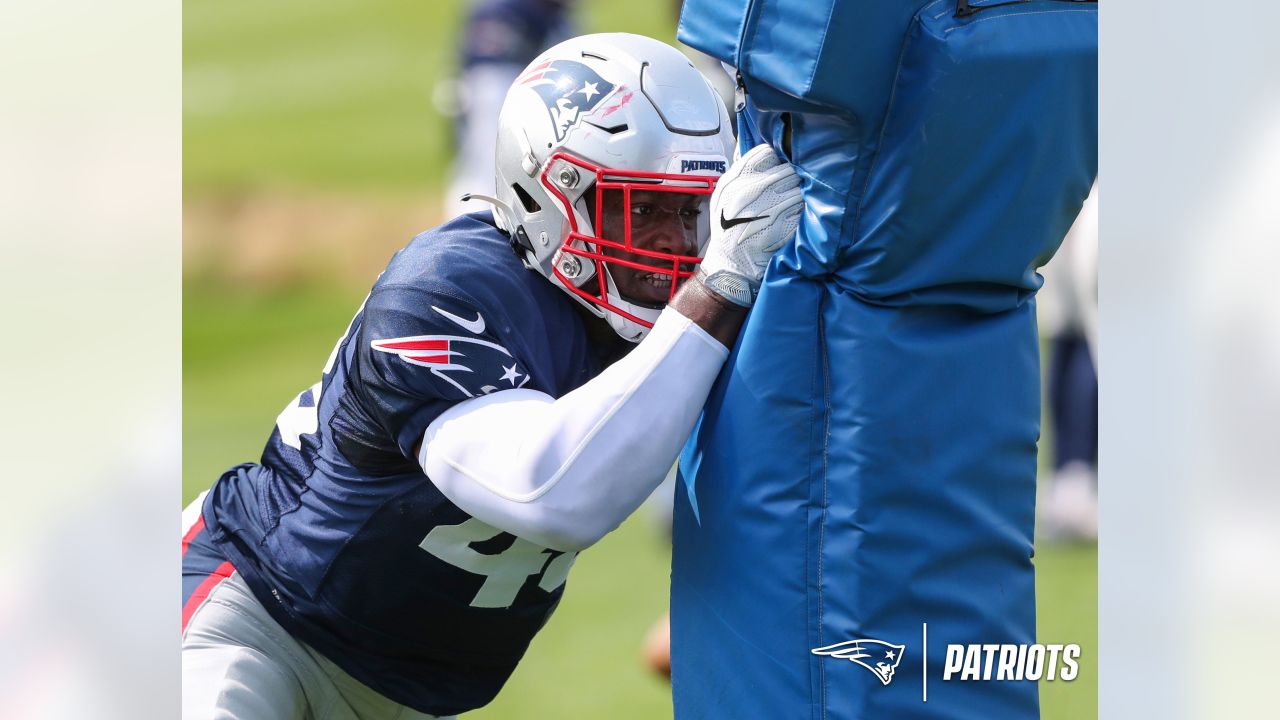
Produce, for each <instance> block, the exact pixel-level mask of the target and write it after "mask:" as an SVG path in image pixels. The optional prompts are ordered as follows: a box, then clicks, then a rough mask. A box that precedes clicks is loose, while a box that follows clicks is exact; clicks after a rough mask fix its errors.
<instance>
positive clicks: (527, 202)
mask: <svg viewBox="0 0 1280 720" xmlns="http://www.w3.org/2000/svg"><path fill="white" fill-rule="evenodd" d="M511 189H512V190H514V191H515V193H516V197H518V198H520V204H521V205H523V206H524V211H525V212H527V213H536V212H538V211H539V210H541V209H542V206H541V205H539V204H538V201H537V200H534V199H533V196H532V195H530V194H529V191H528V190H525V189H524V188H522V187H520V183H512V185H511Z"/></svg>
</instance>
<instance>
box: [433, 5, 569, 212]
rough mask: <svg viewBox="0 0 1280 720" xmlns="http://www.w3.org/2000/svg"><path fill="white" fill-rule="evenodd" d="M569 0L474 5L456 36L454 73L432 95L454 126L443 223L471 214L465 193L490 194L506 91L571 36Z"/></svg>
mask: <svg viewBox="0 0 1280 720" xmlns="http://www.w3.org/2000/svg"><path fill="white" fill-rule="evenodd" d="M573 5H574V3H573V0H475V1H474V2H473V3H472V6H471V8H470V11H469V12H468V14H467V19H466V24H465V25H464V26H463V28H462V31H461V37H462V44H461V48H460V50H461V52H460V54H459V66H458V73H457V75H456V76H455V77H453V78H450V79H448V80H446V81H444V82H442V83H441V84H440V85H439V86H438V87H437V89H436V96H435V100H436V102H435V104H436V107H437V109H438V110H440V111H441V112H442V113H443V114H445V115H448V116H451V118H452V120H453V139H454V144H455V146H456V148H457V154H456V155H455V156H454V158H453V165H452V168H451V170H450V179H449V185H448V188H447V189H446V191H445V197H444V214H445V217H453V216H454V215H458V214H461V213H463V212H472V211H474V210H476V206H475V205H474V204H472V205H466V204H465V203H464V202H463V201H462V199H461V198H462V196H463V195H465V194H466V193H483V194H485V195H492V194H493V165H494V150H493V148H494V145H493V139H494V138H495V137H497V135H498V112H499V111H500V110H501V109H502V101H503V99H505V98H506V96H507V88H509V87H511V83H512V82H514V81H515V79H516V77H517V76H519V74H520V71H521V70H523V69H524V68H525V66H526V65H528V64H529V62H530V61H531V60H533V59H534V58H535V57H537V56H538V54H539V53H541V52H542V51H543V50H546V49H547V48H549V47H551V46H552V45H555V44H556V43H559V42H561V41H563V40H566V39H568V38H569V37H571V36H573V35H574V34H576V33H575V23H574V22H573V19H572V9H573Z"/></svg>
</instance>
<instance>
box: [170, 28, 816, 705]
mask: <svg viewBox="0 0 1280 720" xmlns="http://www.w3.org/2000/svg"><path fill="white" fill-rule="evenodd" d="M732 145H733V135H732V132H731V129H730V126H729V118H728V115H727V114H726V112H725V110H724V106H723V104H722V103H721V101H720V99H719V98H718V97H717V96H716V94H715V92H714V91H713V90H712V89H711V88H710V87H709V85H708V84H707V82H706V81H705V80H704V79H703V78H702V76H701V75H699V74H698V72H697V71H696V70H695V69H694V68H693V67H692V65H690V63H689V61H688V60H686V59H685V58H684V56H682V55H681V54H680V53H679V52H677V51H676V50H675V49H674V48H671V47H669V46H667V45H665V44H663V43H660V42H657V41H655V40H651V39H648V38H643V37H638V36H634V35H625V34H613V35H594V36H586V37H581V38H576V39H573V40H569V41H566V42H564V43H562V44H560V45H558V46H556V47H554V48H552V49H551V50H549V51H547V52H546V53H544V54H543V55H542V56H540V57H539V58H537V59H536V60H534V62H533V63H532V64H531V65H530V66H529V67H528V68H527V69H526V71H525V72H524V73H523V74H521V76H520V77H519V78H517V80H516V82H515V83H514V84H513V85H512V87H511V89H510V91H509V93H508V95H507V99H506V102H505V104H504V106H503V109H502V113H501V117H500V120H499V134H498V138H497V158H498V160H497V172H496V183H495V185H496V187H497V192H496V195H497V197H492V198H485V199H486V200H487V201H488V202H489V203H491V204H492V206H493V211H492V212H491V213H490V212H487V211H486V212H477V213H473V214H470V215H463V216H461V217H458V218H456V219H454V220H452V221H450V222H448V223H446V224H444V225H442V226H440V227H437V228H435V229H432V230H429V231H427V232H425V233H422V234H421V235H419V236H418V237H416V238H414V239H413V240H412V241H411V242H410V243H409V245H408V246H406V247H405V248H404V249H402V250H400V251H399V252H398V253H397V254H396V255H395V257H394V258H393V259H392V260H391V262H390V264H389V265H388V266H387V268H386V270H385V271H384V272H383V273H382V275H381V276H380V277H379V278H378V280H377V282H376V283H375V284H374V286H373V289H372V291H371V292H370V294H369V296H368V298H367V299H366V300H365V302H364V304H363V305H362V306H361V308H360V309H359V310H358V311H357V313H356V315H355V318H354V319H353V320H352V321H351V324H350V326H349V327H348V328H347V331H346V332H345V333H344V334H343V336H342V337H341V339H340V340H339V341H338V343H337V346H336V347H335V348H334V349H333V352H332V353H331V355H330V356H329V358H328V361H327V362H325V363H324V369H323V373H322V375H321V378H320V381H319V382H317V383H316V384H315V385H313V386H311V387H310V388H307V389H306V390H304V391H303V392H302V393H301V394H300V395H298V397H297V398H296V399H295V400H294V401H293V402H292V403H290V404H289V406H288V407H286V408H285V410H284V411H283V412H282V413H281V414H280V416H279V419H278V421H277V425H276V427H275V429H274V431H273V432H272V434H271V437H270V438H269V439H268V441H267V445H266V448H265V450H264V451H263V454H262V457H261V460H260V462H258V463H247V464H243V465H239V466H236V467H234V468H232V469H230V470H228V471H227V472H226V473H224V474H223V475H222V476H221V477H220V478H219V479H218V481H217V482H216V483H215V484H214V485H213V487H212V488H211V489H210V490H209V491H208V492H207V493H206V494H205V495H204V496H203V497H202V498H200V499H198V500H197V501H196V502H195V503H193V505H192V507H190V508H188V511H187V513H185V515H186V516H187V522H188V526H187V529H186V531H185V534H184V538H183V581H184V607H183V613H182V615H183V651H182V657H183V674H184V679H183V714H184V717H186V718H189V719H190V718H213V717H219V718H222V717H234V718H240V719H241V720H257V719H258V718H311V717H315V718H382V717H387V718H390V717H395V718H409V717H441V716H452V715H455V714H457V713H461V712H465V711H468V710H471V709H474V708H478V707H480V706H482V705H484V704H486V703H488V702H489V701H490V700H491V699H492V698H493V697H494V696H495V695H496V694H497V692H498V691H499V689H501V687H502V685H503V683H504V682H505V681H506V680H507V678H508V677H509V676H510V674H511V672H512V671H513V669H514V668H515V666H516V664H517V663H518V662H519V660H520V658H521V656H522V655H523V654H524V652H525V649H526V648H527V647H528V645H529V642H530V640H531V639H532V637H533V636H534V634H535V633H537V631H538V630H539V629H540V628H541V627H542V626H543V624H545V623H546V621H547V619H548V617H549V616H550V614H551V612H552V611H553V610H554V609H555V607H556V604H557V603H558V602H559V600H560V596H561V594H562V593H563V591H564V585H565V580H566V577H567V575H568V572H569V569H570V567H571V566H572V564H573V561H574V558H575V557H576V555H577V553H578V552H580V551H582V550H583V549H585V548H587V547H590V546H591V545H592V544H593V543H595V542H596V541H597V540H599V539H600V538H601V537H602V536H603V535H604V534H606V533H608V532H609V531H610V530H612V529H614V528H615V527H617V526H618V525H619V524H620V523H621V522H622V521H623V519H625V518H626V517H627V516H628V515H629V514H630V513H631V512H632V511H633V510H635V509H636V507H637V506H639V505H640V503H641V502H642V501H643V500H644V499H645V497H646V496H647V495H649V493H650V492H651V491H652V489H653V488H654V487H655V486H656V485H657V484H658V483H659V482H660V481H661V480H662V479H663V477H664V475H665V474H666V472H667V470H668V469H669V468H670V467H671V464H672V463H673V461H674V459H675V457H676V455H677V453H678V451H679V450H680V448H681V446H682V445H683V443H684V441H685V439H686V438H687V436H688V435H689V432H690V430H691V429H692V426H693V424H694V422H695V420H696V418H697V416H698V414H699V412H700V410H701V408H702V405H703V403H704V401H705V399H706V396H707V393H708V391H709V389H710V387H711V384H712V382H713V380H714V378H715V377H716V375H717V373H718V372H719V370H720V368H721V365H722V363H723V362H724V360H725V358H726V357H727V356H728V352H729V348H730V347H731V346H732V345H733V343H734V341H735V338H736V337H737V334H738V331H739V328H740V327H741V325H742V323H743V320H744V318H745V316H746V313H747V309H748V307H749V306H750V305H751V303H752V301H753V300H754V297H755V293H756V290H757V289H758V287H759V283H760V280H761V278H762V276H763V273H764V269H765V266H766V265H767V264H768V262H769V259H770V257H771V255H772V254H773V252H774V251H775V250H777V249H778V248H779V247H781V246H782V245H783V243H784V242H786V241H787V240H788V239H789V238H790V237H792V235H793V234H794V232H795V229H796V227H797V224H798V220H799V214H800V211H801V206H802V200H801V195H800V189H799V179H798V178H797V177H796V175H795V173H794V172H793V171H792V169H791V168H790V166H789V165H788V164H787V163H784V162H782V161H780V160H779V159H778V158H777V157H776V156H775V155H774V154H773V152H772V150H771V149H770V148H769V147H768V146H764V145H762V146H759V147H757V148H754V149H752V150H751V151H750V152H748V153H746V154H745V155H743V156H742V158H741V159H740V160H738V161H736V162H734V163H733V164H732V166H728V162H727V161H728V159H729V157H730V156H731V155H732V154H733V153H732V152H731V149H732Z"/></svg>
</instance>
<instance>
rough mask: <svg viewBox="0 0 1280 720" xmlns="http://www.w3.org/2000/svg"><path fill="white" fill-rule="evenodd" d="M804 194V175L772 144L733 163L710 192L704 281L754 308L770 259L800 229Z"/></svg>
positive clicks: (714, 288)
mask: <svg viewBox="0 0 1280 720" xmlns="http://www.w3.org/2000/svg"><path fill="white" fill-rule="evenodd" d="M803 209H804V198H803V197H802V196H801V194H800V178H799V177H798V176H797V175H796V172H795V170H793V169H792V167H791V164H790V163H787V162H783V161H782V160H781V159H779V158H778V156H777V155H776V154H774V152H773V148H772V147H770V146H769V145H767V144H765V145H757V146H755V147H754V148H752V149H751V150H750V151H749V152H748V153H747V154H746V155H743V156H742V157H741V158H739V159H738V160H737V161H735V162H734V163H733V165H732V166H731V167H730V168H729V170H728V172H726V173H725V174H724V175H723V176H721V178H720V180H719V182H717V183H716V190H715V192H714V193H713V194H712V195H711V240H710V242H709V243H708V244H707V253H706V256H705V257H704V258H703V260H702V264H701V265H699V272H700V274H701V275H702V276H703V277H702V281H703V284H704V285H706V286H707V287H708V288H709V289H711V290H712V291H713V292H715V293H716V294H717V295H720V296H721V297H723V298H725V299H727V300H729V301H730V302H733V303H736V304H738V305H742V306H744V307H749V306H750V305H751V303H752V302H754V301H755V298H756V293H758V292H759V291H760V281H761V279H763V278H764V270H765V268H766V267H767V266H768V265H769V259H770V258H772V257H773V254H774V253H775V252H777V251H778V249H779V248H781V247H782V246H783V245H785V244H786V243H787V241H788V240H790V239H791V238H792V236H794V235H795V233H796V228H797V227H799V225H800V212H801V210H803Z"/></svg>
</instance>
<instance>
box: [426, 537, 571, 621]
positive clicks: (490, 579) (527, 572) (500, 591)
mask: <svg viewBox="0 0 1280 720" xmlns="http://www.w3.org/2000/svg"><path fill="white" fill-rule="evenodd" d="M501 534H502V531H501V530H498V529H497V528H495V527H493V526H492V525H486V524H485V523H483V522H480V521H479V520H477V519H475V518H471V519H470V520H468V521H466V522H464V523H462V524H460V525H440V526H438V527H436V528H435V529H433V530H432V531H431V532H429V533H427V536H426V537H425V538H423V539H422V542H421V543H419V544H418V547H420V548H422V549H423V550H426V551H427V552H429V553H431V554H432V555H434V556H435V557H437V558H440V559H441V560H443V561H445V562H447V563H449V564H450V565H452V566H454V567H456V568H460V569H462V570H466V571H467V572H469V573H474V574H476V575H483V576H484V579H485V580H484V585H481V586H480V590H479V592H477V593H476V596H475V597H474V598H472V600H471V607H482V608H506V607H511V605H512V603H514V602H515V601H516V595H518V594H519V593H520V588H522V587H524V584H525V581H526V580H527V579H528V578H529V577H530V576H531V575H540V576H541V579H540V580H538V587H539V588H542V589H543V590H544V591H546V592H551V591H552V590H555V589H556V588H558V587H560V586H561V585H563V584H564V581H565V580H566V579H567V578H568V577H569V568H570V567H572V566H573V561H574V558H576V557H577V556H578V554H577V553H571V552H567V553H564V554H562V555H557V556H556V557H554V558H552V557H551V555H552V554H553V553H554V552H555V551H554V550H548V549H547V548H543V547H538V546H537V545H534V544H533V543H531V542H529V541H528V540H524V539H521V538H516V541H515V542H514V543H512V544H511V547H509V548H507V549H506V550H503V551H502V552H500V553H497V554H494V555H485V554H484V553H481V552H476V551H475V550H474V549H473V548H472V547H471V545H472V544H474V543H478V542H484V541H486V540H492V539H493V538H495V537H497V536H499V535H501Z"/></svg>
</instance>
